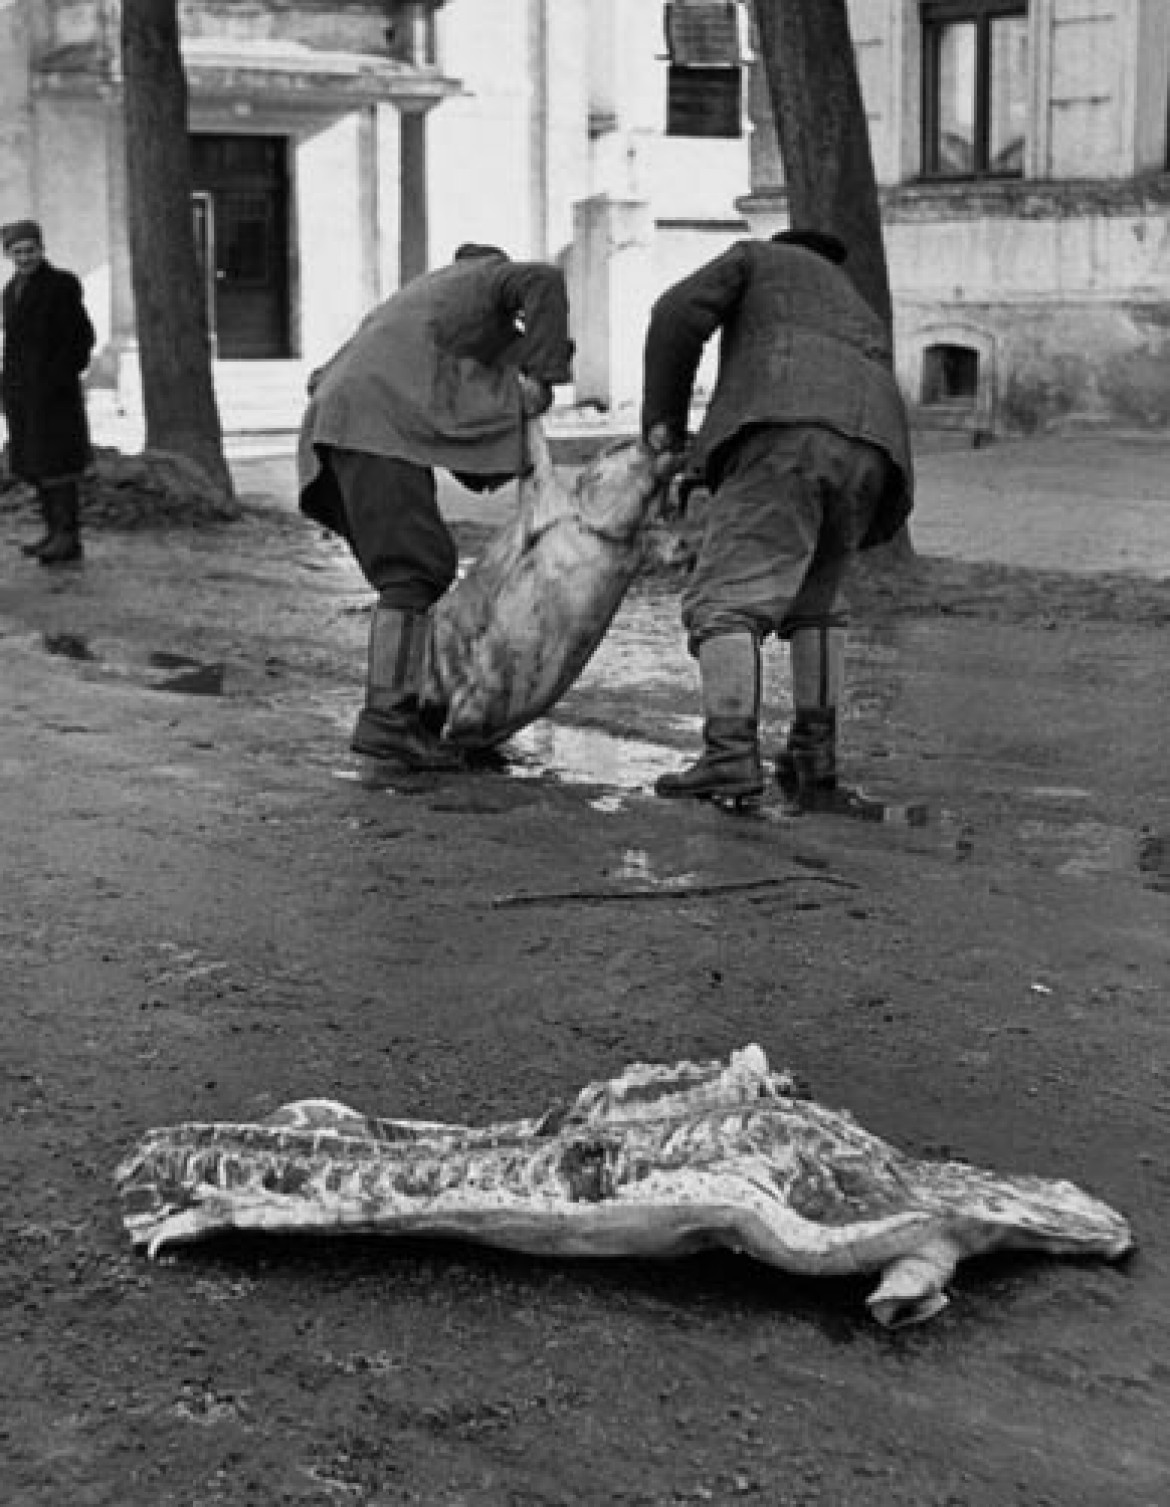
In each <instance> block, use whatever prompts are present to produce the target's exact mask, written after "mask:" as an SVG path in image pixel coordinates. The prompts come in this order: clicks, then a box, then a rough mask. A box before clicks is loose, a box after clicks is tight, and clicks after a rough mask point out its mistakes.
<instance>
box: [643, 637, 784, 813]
mask: <svg viewBox="0 0 1170 1507" xmlns="http://www.w3.org/2000/svg"><path fill="white" fill-rule="evenodd" d="M699 678H700V682H701V685H702V699H703V744H704V752H703V756H702V757H701V758H700V759H699V760H698V761H697V762H696V763H694V764H692V765H691V766H690V768H689V769H684V770H681V771H680V772H679V773H678V774H664V775H662V776H661V778H660V779H658V780H657V781H656V782H655V785H654V790H655V793H656V794H657V795H660V796H663V797H665V798H666V799H668V800H676V799H681V798H684V797H690V798H692V799H695V800H720V801H730V802H732V803H733V804H739V803H741V802H745V801H755V800H758V799H759V797H760V796H761V795H762V794H763V791H764V776H763V771H762V769H761V768H760V745H759V722H760V646H759V643H758V641H757V639H756V637H755V635H754V634H753V633H722V634H720V635H719V636H718V637H717V638H709V639H706V640H705V641H704V642H703V643H702V644H700V646H699Z"/></svg>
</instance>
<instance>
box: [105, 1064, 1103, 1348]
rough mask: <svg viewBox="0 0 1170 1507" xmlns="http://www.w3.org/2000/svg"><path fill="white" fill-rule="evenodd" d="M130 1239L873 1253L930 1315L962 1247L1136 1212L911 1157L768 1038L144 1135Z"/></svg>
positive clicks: (1095, 1229) (1084, 1250)
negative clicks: (375, 1111) (828, 1097)
mask: <svg viewBox="0 0 1170 1507" xmlns="http://www.w3.org/2000/svg"><path fill="white" fill-rule="evenodd" d="M116 1176H117V1181H118V1184H119V1191H120V1194H121V1198H122V1205H123V1218H124V1221H125V1224H126V1227H127V1229H128V1231H129V1233H130V1237H131V1239H132V1241H133V1242H134V1244H135V1245H138V1246H144V1247H146V1249H147V1251H148V1252H149V1254H151V1255H154V1254H156V1253H157V1251H158V1250H160V1249H161V1248H163V1247H164V1246H166V1245H170V1244H180V1243H183V1242H188V1241H193V1240H199V1239H204V1238H206V1237H208V1236H210V1235H214V1234H215V1233H217V1232H220V1231H225V1230H231V1229H237V1230H266V1231H269V1232H273V1233H291V1232H295V1231H311V1232H316V1233H322V1232H330V1231H331V1232H335V1233H345V1232H350V1233H382V1234H389V1235H393V1234H398V1235H406V1234H413V1235H433V1236H451V1237H458V1238H463V1239H467V1240H473V1241H478V1242H480V1243H483V1244H487V1245H496V1246H503V1247H506V1248H508V1249H512V1250H519V1251H526V1252H529V1253H531V1254H534V1255H543V1256H622V1255H640V1256H678V1255H684V1254H686V1253H688V1252H692V1251H696V1250H702V1249H705V1248H707V1247H710V1246H726V1247H730V1248H731V1249H733V1250H738V1251H743V1252H745V1253H746V1254H748V1255H750V1256H753V1257H755V1258H756V1259H758V1260H760V1261H763V1262H767V1263H769V1264H770V1265H773V1266H776V1267H779V1268H781V1269H782V1270H785V1271H791V1272H797V1273H801V1274H803V1275H811V1276H843V1275H852V1274H856V1273H866V1272H873V1273H879V1274H880V1281H879V1285H878V1286H877V1288H875V1290H874V1291H873V1293H872V1294H871V1295H870V1297H869V1299H868V1304H869V1308H870V1311H871V1313H872V1314H873V1315H874V1317H875V1318H877V1319H878V1320H879V1322H881V1323H883V1324H888V1325H897V1324H904V1323H914V1322H920V1321H922V1320H924V1319H928V1318H930V1317H931V1316H932V1315H933V1314H935V1313H937V1312H938V1311H939V1310H940V1309H941V1308H942V1307H943V1306H945V1304H946V1301H947V1299H946V1294H945V1287H946V1284H947V1283H948V1281H949V1280H950V1277H951V1276H952V1274H953V1272H954V1269H955V1266H956V1264H957V1263H958V1262H959V1261H960V1260H962V1259H963V1258H965V1257H968V1256H975V1255H981V1254H983V1253H985V1252H988V1251H994V1250H1014V1249H1035V1250H1040V1251H1046V1252H1048V1253H1049V1254H1052V1255H1067V1256H1103V1257H1106V1258H1116V1257H1118V1256H1121V1255H1123V1254H1125V1252H1126V1251H1128V1250H1129V1249H1130V1247H1131V1246H1132V1235H1131V1233H1130V1229H1129V1226H1128V1224H1127V1223H1126V1221H1125V1220H1124V1219H1123V1218H1122V1216H1121V1215H1120V1214H1118V1213H1117V1212H1116V1211H1115V1210H1113V1209H1111V1208H1110V1207H1109V1206H1108V1205H1107V1204H1104V1203H1102V1202H1100V1201H1099V1200H1098V1199H1095V1198H1092V1197H1090V1196H1089V1195H1088V1194H1087V1193H1085V1192H1083V1191H1082V1190H1081V1189H1079V1188H1077V1187H1076V1186H1075V1185H1074V1184H1072V1183H1069V1182H1061V1181H1056V1180H1052V1179H1045V1178H1036V1177H1002V1176H999V1175H997V1174H995V1173H992V1172H989V1171H985V1170H983V1169H982V1168H978V1167H971V1166H968V1165H966V1164H965V1163H960V1162H928V1161H920V1160H917V1159H914V1158H911V1157H905V1156H903V1155H902V1154H901V1153H900V1152H898V1151H897V1150H896V1149H895V1148H894V1147H892V1146H890V1145H888V1144H887V1143H886V1142H885V1141H882V1140H880V1139H879V1138H878V1137H877V1136H874V1135H871V1134H870V1133H869V1132H868V1131H866V1130H864V1129H863V1128H862V1127H861V1126H860V1125H858V1124H857V1123H856V1121H854V1120H853V1119H852V1117H851V1116H849V1115H848V1114H847V1113H844V1112H842V1111H834V1110H829V1109H826V1108H824V1107H822V1106H821V1105H818V1104H815V1103H812V1102H810V1101H808V1100H806V1099H802V1098H798V1097H797V1096H795V1095H794V1093H793V1091H792V1084H791V1080H790V1079H789V1078H788V1076H787V1075H785V1074H780V1073H773V1072H771V1071H770V1070H769V1067H768V1063H767V1059H766V1058H765V1056H764V1053H763V1052H762V1051H761V1049H760V1048H759V1047H757V1046H751V1047H747V1048H745V1049H744V1050H743V1051H740V1052H733V1053H732V1056H731V1059H730V1062H728V1063H726V1064H724V1063H721V1062H707V1063H680V1064H675V1065H671V1066H656V1065H646V1064H637V1065H635V1066H633V1067H631V1068H627V1069H626V1071H625V1072H624V1073H623V1074H621V1076H620V1077H618V1078H616V1079H612V1080H609V1081H607V1082H602V1083H595V1084H591V1085H589V1086H588V1087H587V1088H585V1089H583V1090H582V1091H581V1093H580V1094H578V1095H577V1097H576V1099H575V1100H574V1101H573V1102H572V1103H571V1104H570V1105H568V1106H567V1107H557V1108H554V1109H551V1110H550V1111H548V1112H547V1113H546V1114H544V1115H542V1116H540V1117H539V1118H529V1119H522V1120H513V1121H507V1122H501V1123H498V1124H495V1125H486V1126H481V1127H471V1126H462V1125H446V1124H438V1123H433V1122H426V1121H410V1120H387V1119H376V1118H372V1117H366V1116H363V1115H360V1114H358V1113H357V1112H355V1111H354V1110H352V1109H349V1108H347V1107H346V1106H345V1105H342V1104H335V1103H332V1102H330V1101H327V1100H306V1101H301V1102H299V1103H297V1104H291V1105H287V1106H285V1107H284V1108H283V1109H281V1110H278V1111H277V1112H276V1113H275V1114H274V1115H272V1116H270V1117H269V1118H268V1119H267V1120H265V1121H263V1122H261V1123H259V1124H253V1125H247V1124H221V1125H209V1124H190V1125H178V1126H173V1127H171V1128H169V1129H163V1130H155V1131H152V1132H150V1133H149V1134H148V1135H147V1136H146V1137H145V1138H144V1140H143V1141H142V1142H141V1144H140V1145H139V1146H138V1147H137V1148H136V1149H135V1151H134V1152H133V1153H132V1154H131V1155H130V1156H129V1157H127V1159H126V1160H125V1161H124V1162H123V1163H122V1165H121V1166H120V1167H119V1168H118V1171H117V1174H116Z"/></svg>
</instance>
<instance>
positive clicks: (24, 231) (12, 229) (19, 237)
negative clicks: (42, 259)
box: [0, 220, 45, 251]
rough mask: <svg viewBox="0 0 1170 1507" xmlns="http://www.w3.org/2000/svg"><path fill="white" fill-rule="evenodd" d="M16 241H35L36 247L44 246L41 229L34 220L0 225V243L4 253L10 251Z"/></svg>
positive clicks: (15, 221)
mask: <svg viewBox="0 0 1170 1507" xmlns="http://www.w3.org/2000/svg"><path fill="white" fill-rule="evenodd" d="M18 241H35V242H36V243H37V245H38V246H43V245H44V244H45V238H44V236H43V235H42V234H41V227H40V226H39V225H38V224H37V222H36V221H35V220H13V221H12V223H11V224H9V225H0V243H2V244H3V246H4V249H5V251H11V249H12V248H13V246H15V245H16V244H17V242H18Z"/></svg>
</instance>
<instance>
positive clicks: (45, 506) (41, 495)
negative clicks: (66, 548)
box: [20, 487, 53, 556]
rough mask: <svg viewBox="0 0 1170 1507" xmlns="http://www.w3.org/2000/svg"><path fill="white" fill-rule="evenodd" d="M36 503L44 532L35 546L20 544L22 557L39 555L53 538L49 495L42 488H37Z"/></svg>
mask: <svg viewBox="0 0 1170 1507" xmlns="http://www.w3.org/2000/svg"><path fill="white" fill-rule="evenodd" d="M37 502H38V503H39V504H40V508H41V517H42V518H43V519H44V524H45V531H44V533H43V534H42V535H41V537H40V538H39V539H38V540H37V541H36V543H35V544H22V545H21V546H20V552H21V554H22V555H33V556H35V555H39V554H40V553H41V552H42V550H44V549H45V548H46V547H47V546H48V545H49V544H50V543H51V541H52V538H53V520H52V515H51V511H50V506H49V494H48V493H47V491H46V490H45V488H44V487H38V488H37Z"/></svg>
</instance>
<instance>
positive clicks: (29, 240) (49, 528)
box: [0, 220, 94, 565]
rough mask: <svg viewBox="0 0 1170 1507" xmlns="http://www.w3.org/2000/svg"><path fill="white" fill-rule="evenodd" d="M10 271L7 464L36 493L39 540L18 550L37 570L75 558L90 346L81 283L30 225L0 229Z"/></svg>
mask: <svg viewBox="0 0 1170 1507" xmlns="http://www.w3.org/2000/svg"><path fill="white" fill-rule="evenodd" d="M0 242H2V243H3V246H4V251H5V253H6V254H7V255H8V256H9V257H10V258H11V260H12V263H13V266H14V267H15V269H16V270H15V274H14V276H13V277H12V278H11V279H10V280H9V281H8V282H7V283H6V284H5V287H4V294H3V310H4V353H3V377H2V379H0V396H2V398H3V404H4V417H5V420H6V421H7V424H8V464H9V468H10V469H11V471H12V473H13V475H15V476H19V477H20V478H21V479H22V480H23V481H27V482H29V483H31V485H32V486H33V487H35V489H36V492H37V496H38V498H39V500H40V504H41V511H42V513H43V514H44V519H45V535H44V537H43V538H42V539H40V540H38V541H37V543H35V544H28V545H25V546H24V552H25V554H27V555H35V556H36V558H37V559H38V560H39V561H40V563H41V564H42V565H62V564H64V563H65V562H67V561H69V560H77V559H79V558H80V556H81V552H82V551H81V534H80V528H79V522H78V511H79V503H80V497H79V483H80V480H81V476H82V474H83V473H84V471H85V470H86V468H87V467H88V466H89V464H90V462H91V460H92V451H91V450H90V443H89V426H88V424H87V422H86V417H85V397H84V394H83V393H82V389H81V374H82V372H84V371H85V368H86V367H87V366H88V365H89V358H90V353H91V352H92V351H93V346H94V331H93V325H92V324H91V323H90V320H89V315H88V314H87V313H86V310H85V304H84V302H83V300H82V292H81V283H80V282H79V281H78V280H77V278H76V277H75V276H74V275H73V273H72V272H65V271H62V270H61V269H60V268H58V267H54V266H52V265H50V263H49V262H48V261H47V260H46V259H45V251H44V238H43V237H42V235H41V228H40V226H39V225H38V224H37V223H36V221H35V220H17V221H15V222H14V223H13V224H11V225H5V226H3V227H2V228H0Z"/></svg>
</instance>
